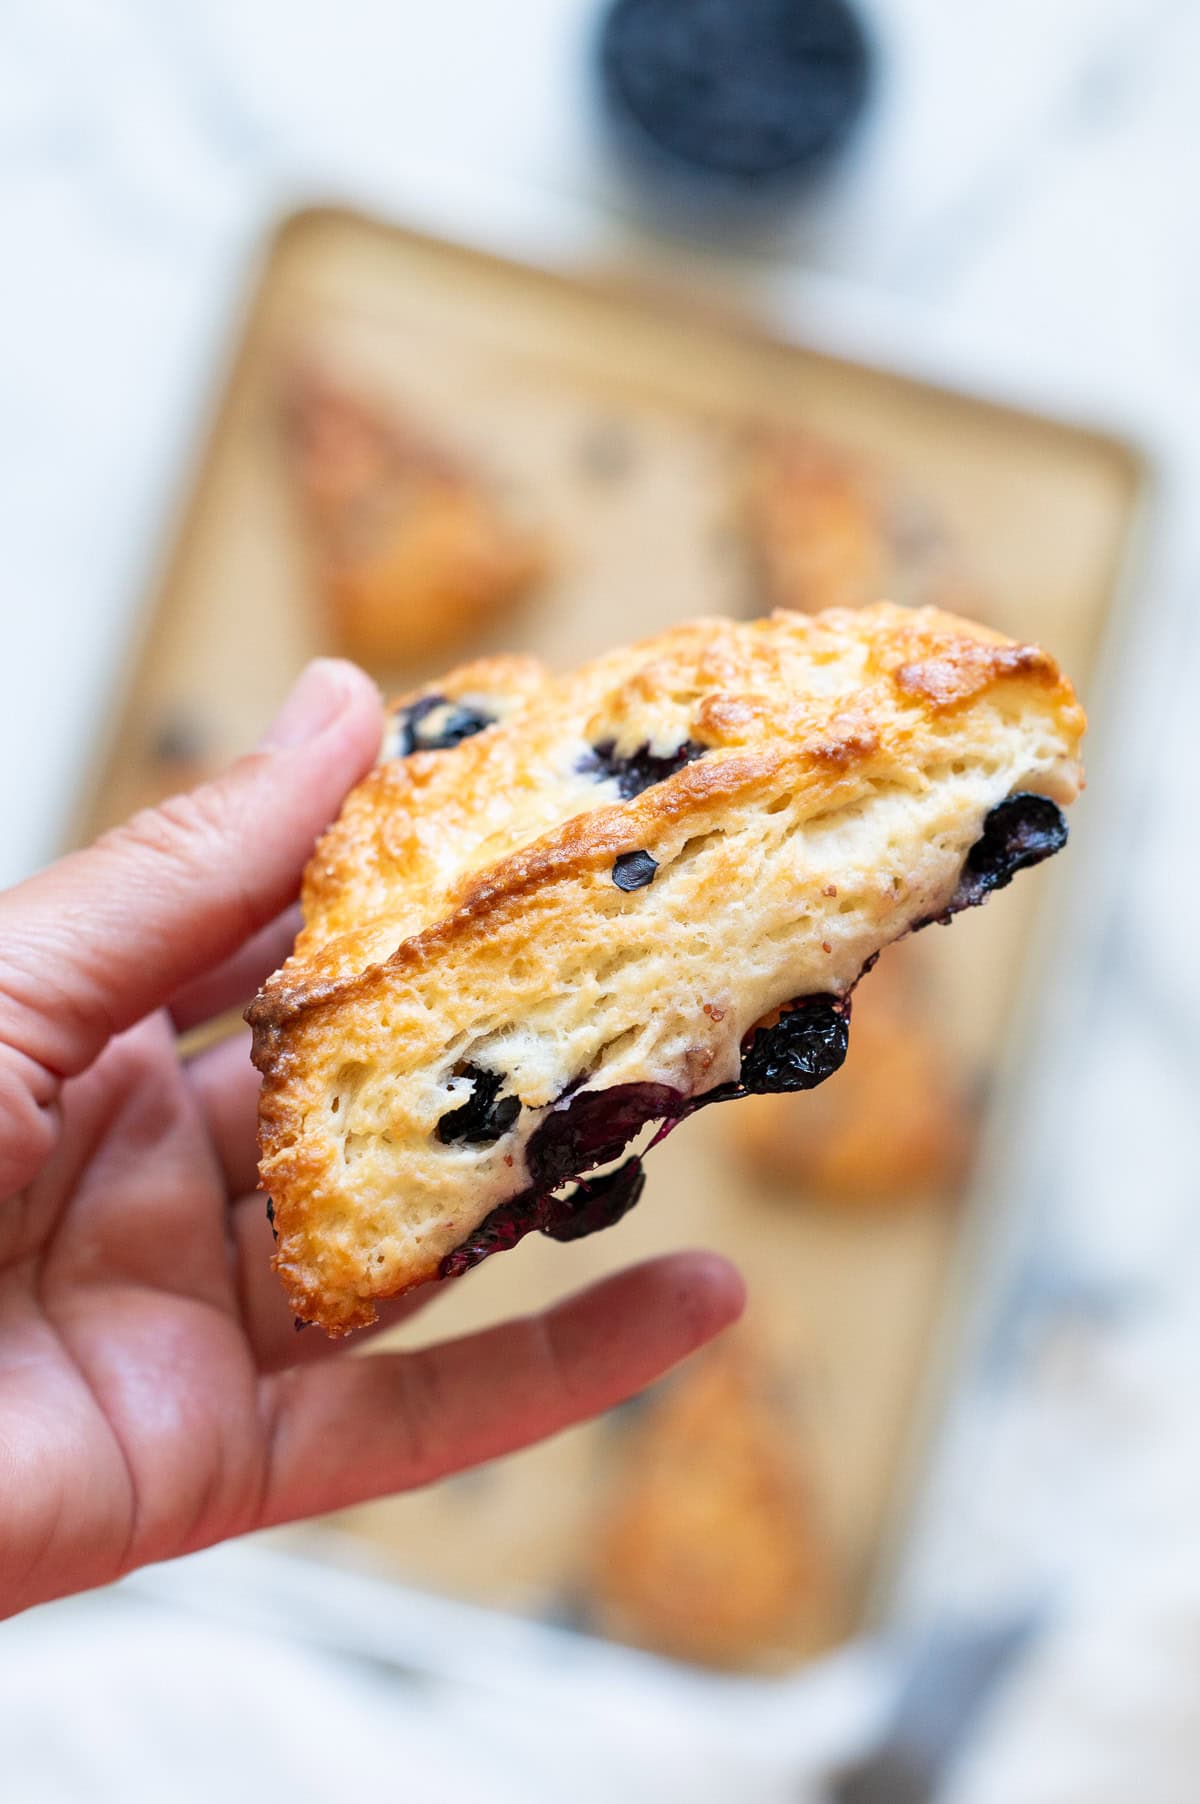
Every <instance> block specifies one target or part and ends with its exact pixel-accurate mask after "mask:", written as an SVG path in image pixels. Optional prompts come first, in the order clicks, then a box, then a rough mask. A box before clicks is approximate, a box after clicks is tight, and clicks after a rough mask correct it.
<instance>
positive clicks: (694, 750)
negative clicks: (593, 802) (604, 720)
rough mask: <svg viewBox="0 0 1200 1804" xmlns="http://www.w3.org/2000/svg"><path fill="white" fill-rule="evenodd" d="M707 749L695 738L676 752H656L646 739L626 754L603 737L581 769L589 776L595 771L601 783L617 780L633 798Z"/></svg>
mask: <svg viewBox="0 0 1200 1804" xmlns="http://www.w3.org/2000/svg"><path fill="white" fill-rule="evenodd" d="M708 749H709V748H708V747H707V746H706V745H698V744H697V742H696V741H695V740H694V739H685V740H684V741H683V743H682V745H678V746H676V748H675V750H674V751H673V752H655V751H652V750H651V749H650V743H649V741H648V740H647V741H646V743H645V744H644V745H639V746H638V748H637V750H636V751H633V752H630V754H629V755H628V757H625V758H623V757H621V756H620V755H619V754H618V752H617V742H616V740H615V739H603V740H601V742H600V744H599V745H594V746H592V748H591V750H590V751H589V752H587V753H586V754H585V755H584V757H583V758H582V759H581V760H580V763H579V769H580V770H581V771H584V772H586V773H587V774H588V775H589V776H592V775H594V776H595V778H596V781H597V782H598V783H606V782H610V781H611V782H615V783H616V786H617V794H618V795H619V796H620V798H621V800H622V801H623V802H630V801H632V800H633V798H634V796H640V795H641V794H642V792H643V790H646V789H652V788H653V787H654V785H655V784H656V783H662V782H664V781H665V779H666V778H667V777H673V776H674V775H675V773H676V771H681V770H682V769H683V767H684V765H685V764H692V763H694V761H695V760H696V759H697V758H703V756H704V754H705V752H706V751H707V750H708Z"/></svg>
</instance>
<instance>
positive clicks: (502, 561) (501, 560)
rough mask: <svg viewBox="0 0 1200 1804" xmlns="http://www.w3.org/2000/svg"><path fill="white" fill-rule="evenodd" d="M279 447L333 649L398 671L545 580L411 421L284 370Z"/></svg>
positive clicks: (509, 526)
mask: <svg viewBox="0 0 1200 1804" xmlns="http://www.w3.org/2000/svg"><path fill="white" fill-rule="evenodd" d="M285 424H286V444H287V449H288V453H289V459H290V464H291V468H292V474H293V478H294V481H295V484H296V487H297V490H298V494H299V499H300V503H301V508H302V512H303V516H304V521H305V525H306V529H307V534H308V537H309V539H310V541H311V544H312V551H313V557H314V561H315V563H316V566H317V574H318V578H319V581H320V584H321V587H322V589H323V591H324V594H325V599H326V604H327V612H328V616H329V625H330V630H331V633H332V636H333V639H334V641H335V643H336V644H337V645H338V647H339V648H340V649H341V650H343V651H345V652H347V653H348V654H349V655H350V656H351V657H355V658H358V659H360V660H361V661H362V662H363V663H366V664H376V665H396V664H401V663H405V662H407V661H409V660H411V659H414V658H421V657H429V656H435V655H437V654H438V653H441V652H444V651H446V650H453V649H454V647H455V646H456V645H459V644H460V643H461V642H462V640H463V639H464V638H465V637H467V636H469V635H470V634H471V633H473V632H476V631H478V630H479V629H480V628H481V627H482V626H484V625H486V624H488V623H489V622H490V621H492V620H493V619H494V618H495V617H496V616H497V615H499V614H502V613H503V612H504V610H505V609H506V608H507V607H508V606H509V604H510V603H512V602H514V601H515V600H516V599H517V598H518V597H519V596H520V595H521V594H523V593H524V592H525V591H526V590H527V589H529V588H530V587H531V585H532V584H533V583H534V582H536V580H537V579H538V578H539V577H540V576H541V575H542V573H543V570H544V567H545V562H546V557H545V547H544V545H543V542H542V540H541V539H540V538H539V537H538V535H536V534H535V533H534V532H532V531H530V530H528V529H527V528H525V527H524V526H521V525H519V524H517V523H516V522H514V521H512V520H510V519H509V518H508V517H507V515H506V513H505V512H504V510H503V509H502V507H501V505H500V502H499V500H498V498H497V496H496V495H495V494H494V493H493V492H492V490H491V489H490V487H489V486H488V484H487V483H486V482H485V480H484V479H483V477H482V476H481V475H480V474H479V472H477V471H475V470H473V469H471V468H469V467H468V465H467V464H466V463H465V462H464V461H463V460H462V459H461V458H460V457H458V456H457V455H455V454H453V453H452V452H450V451H449V450H448V449H447V448H446V447H445V446H443V445H439V444H435V443H434V442H433V441H432V439H431V438H430V436H429V435H428V433H427V432H425V431H424V430H422V429H420V428H419V427H418V426H416V425H415V424H414V423H413V422H412V421H409V420H406V419H404V418H402V417H400V416H399V415H398V414H396V413H394V412H389V411H388V410H387V409H385V408H384V407H383V406H381V405H379V404H377V403H376V404H372V403H370V402H368V401H367V400H366V399H365V398H364V397H362V396H361V395H359V394H356V393H353V392H351V391H350V390H349V389H346V388H343V387H341V386H339V385H338V384H337V383H336V382H334V381H332V380H331V379H330V378H329V377H327V376H325V375H323V374H319V373H318V372H316V371H315V370H313V369H309V368H302V369H299V370H295V371H293V372H292V374H291V376H290V378H289V381H288V384H287V389H286V396H285Z"/></svg>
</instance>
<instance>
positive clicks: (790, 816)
mask: <svg viewBox="0 0 1200 1804" xmlns="http://www.w3.org/2000/svg"><path fill="white" fill-rule="evenodd" d="M436 694H437V696H439V697H449V698H451V699H454V700H458V699H460V698H470V699H471V705H472V706H473V707H475V708H476V709H477V710H478V711H479V712H480V713H481V715H482V716H484V717H486V718H488V719H494V720H495V724H492V725H488V726H486V727H484V728H483V729H482V730H480V731H478V732H476V733H475V734H474V735H473V736H471V737H468V738H465V739H464V740H463V741H462V742H461V743H458V744H455V745H454V746H453V747H452V749H448V750H415V751H413V752H412V754H411V755H410V756H407V757H404V758H398V759H392V760H390V761H388V762H385V763H384V764H382V765H380V766H379V767H378V768H377V769H376V770H375V771H373V772H372V773H371V774H370V775H369V776H368V777H367V779H366V780H365V781H364V782H363V783H362V784H361V785H360V786H359V788H358V789H357V790H356V791H355V792H354V793H353V794H352V795H351V796H350V798H349V799H348V801H347V803H346V806H345V808H344V810H343V813H342V816H341V817H340V819H339V820H338V822H337V823H335V825H334V826H333V827H332V828H331V829H330V831H329V832H328V833H327V834H326V835H325V837H324V839H323V840H322V841H321V843H320V845H319V846H318V848H317V850H316V852H315V854H314V857H313V860H312V863H311V864H310V866H309V870H308V873H307V875H306V880H305V886H304V910H305V917H306V925H305V928H304V931H303V933H302V934H301V936H300V938H299V940H298V942H297V946H296V951H295V953H294V954H293V956H292V958H290V959H289V960H288V962H287V963H286V964H285V965H284V967H283V968H282V970H280V971H279V972H277V973H276V975H275V976H274V977H273V978H272V979H271V980H270V981H269V982H268V983H267V984H266V985H265V986H264V989H263V991H262V994H261V995H260V997H259V999H258V1000H257V1002H256V1003H255V1005H254V1007H253V1008H252V1010H251V1011H250V1019H251V1021H252V1024H253V1026H254V1029H255V1046H254V1058H255V1063H256V1064H257V1066H258V1068H259V1070H260V1071H261V1072H262V1073H263V1077H264V1084H263V1097H262V1112H261V1144H262V1155H263V1162H262V1177H263V1184H264V1187H265V1188H266V1189H267V1190H268V1192H269V1194H270V1195H271V1197H272V1199H273V1202H274V1207H275V1213H276V1223H277V1227H278V1230H279V1233H280V1245H279V1252H278V1258H277V1261H276V1263H277V1266H278V1269H279V1271H280V1273H281V1276H282V1277H283V1278H284V1281H285V1283H286V1284H287V1287H288V1290H289V1294H290V1295H291V1297H292V1301H293V1304H294V1306H295V1307H296V1309H297V1310H298V1312H299V1313H301V1314H303V1315H305V1316H308V1317H312V1318H315V1319H318V1320H321V1321H323V1322H324V1323H325V1324H326V1326H327V1327H329V1328H330V1329H331V1330H334V1331H336V1330H339V1329H342V1328H344V1327H347V1326H353V1325H355V1324H356V1323H358V1322H362V1321H366V1320H370V1319H371V1315H372V1312H373V1301H372V1299H374V1298H376V1297H382V1296H386V1295H390V1294H395V1293H396V1292H398V1291H400V1290H403V1289H406V1288H408V1287H410V1286H411V1285H412V1284H414V1283H418V1282H422V1281H425V1280H427V1279H428V1278H430V1277H433V1276H436V1275H437V1272H438V1270H439V1268H440V1262H441V1259H442V1258H443V1257H444V1256H445V1255H446V1253H447V1252H448V1251H449V1250H450V1249H451V1248H452V1247H453V1246H454V1245H456V1244H457V1240H461V1239H463V1238H464V1237H465V1236H466V1234H468V1233H469V1232H470V1231H471V1230H472V1228H473V1227H474V1226H475V1225H477V1223H478V1222H479V1221H480V1220H481V1219H482V1217H483V1215H485V1214H486V1213H487V1212H488V1210H489V1209H490V1208H491V1207H492V1206H493V1205H494V1204H495V1203H496V1202H498V1201H501V1200H503V1198H504V1197H505V1195H507V1194H510V1193H514V1192H516V1191H517V1190H519V1189H520V1188H521V1184H522V1183H523V1182H524V1181H525V1178H524V1172H523V1161H524V1146H525V1139H524V1138H521V1135H522V1134H524V1135H526V1136H527V1134H528V1133H529V1132H531V1131H532V1124H535V1123H536V1122H537V1121H538V1120H540V1119H541V1118H542V1117H543V1116H544V1113H545V1111H546V1110H547V1109H548V1108H549V1107H550V1106H551V1105H552V1103H553V1101H554V1098H555V1096H556V1095H559V1094H561V1092H562V1091H563V1089H564V1088H566V1087H567V1086H569V1085H571V1084H577V1083H578V1081H579V1079H580V1076H581V1074H582V1073H588V1074H590V1075H589V1076H588V1088H589V1089H590V1088H594V1087H596V1086H599V1087H600V1088H606V1087H609V1086H611V1085H616V1084H620V1083H625V1082H650V1083H655V1084H660V1085H668V1086H671V1085H673V1086H675V1087H676V1088H678V1089H680V1090H683V1091H686V1092H687V1093H691V1092H692V1091H693V1090H695V1089H696V1088H705V1087H708V1085H709V1084H717V1083H719V1082H722V1081H725V1080H726V1079H727V1078H728V1077H729V1076H730V1075H731V1074H736V1068H737V1056H738V1054H737V1049H738V1045H739V1043H740V1041H741V1038H742V1036H743V1034H745V1033H746V1032H747V1031H748V1029H749V1028H750V1027H751V1026H752V1024H753V1022H754V1021H755V1020H756V1019H758V1018H759V1017H761V1016H762V1015H763V1014H764V1013H765V1012H766V1011H767V1010H768V1009H770V1008H774V1007H777V1006H778V1005H779V1004H780V1003H782V1002H783V1001H785V1000H787V998H788V997H789V996H791V995H794V994H806V993H817V992H829V993H834V994H836V993H839V992H844V991H845V990H846V989H848V988H849V987H850V986H851V985H852V983H853V982H854V981H855V979H856V978H857V975H858V972H859V970H860V969H861V967H862V965H863V963H865V962H866V960H867V959H868V958H869V957H870V956H871V955H872V954H873V953H874V952H876V951H877V950H878V949H879V948H880V946H881V945H883V944H885V943H887V942H888V941H889V940H891V939H894V938H896V937H898V936H899V935H900V934H902V933H904V932H905V931H907V930H908V928H909V927H911V926H912V925H913V924H914V922H915V921H916V920H917V919H920V918H923V917H924V916H925V915H927V914H929V913H931V912H938V910H939V909H940V908H942V907H944V906H945V905H946V901H947V898H948V896H949V894H950V891H951V890H952V889H953V886H954V883H955V882H956V881H957V877H958V874H959V873H960V871H961V868H962V860H963V858H964V857H965V855H966V852H967V851H968V850H969V848H970V846H971V845H972V844H973V843H974V840H975V838H977V837H978V834H979V832H980V831H981V826H982V821H983V818H984V816H985V814H986V813H987V811H988V810H989V808H990V807H992V806H993V805H995V803H996V802H998V801H999V800H1001V799H1003V797H1004V796H1005V795H1006V794H1008V793H1009V792H1010V791H1011V790H1012V789H1014V788H1031V787H1032V788H1035V789H1036V788H1041V789H1043V790H1044V791H1045V792H1046V793H1048V794H1052V795H1056V796H1057V797H1058V798H1059V799H1061V800H1064V801H1068V800H1070V799H1071V796H1072V795H1073V793H1074V789H1075V787H1076V783H1077V777H1078V772H1077V767H1076V765H1075V762H1074V757H1075V751H1076V747H1077V744H1078V740H1079V737H1080V735H1081V733H1082V730H1083V724H1084V723H1083V715H1082V711H1081V710H1080V709H1079V707H1078V704H1077V703H1076V701H1075V699H1074V696H1073V694H1072V692H1071V689H1070V685H1069V684H1068V683H1067V682H1066V681H1065V679H1064V678H1063V677H1062V676H1061V674H1060V673H1059V672H1058V670H1057V667H1056V666H1055V665H1054V663H1053V661H1052V660H1051V659H1049V658H1048V657H1047V656H1046V655H1045V654H1044V653H1042V652H1040V651H1038V650H1037V649H1036V648H1033V647H1020V646H1014V645H1012V644H1011V643H1010V642H1008V641H1006V640H1003V639H1001V638H1000V637H999V636H998V635H995V634H992V633H988V632H986V631H985V630H984V629H981V628H978V627H975V626H972V625H970V624H968V623H965V622H962V621H959V620H956V619H954V618H952V617H949V616H945V615H939V614H936V613H934V612H933V611H932V610H923V611H921V612H918V613H910V612H907V611H906V610H903V609H900V608H896V607H893V606H891V605H889V604H886V603H881V604H879V605H877V606H875V607H872V608H865V609H862V610H857V611H849V610H835V611H831V612H829V613H827V614H825V615H823V616H821V617H818V618H806V617H804V616H800V615H795V614H777V615H775V616H773V617H772V618H770V619H769V620H765V621H759V622H752V623H739V622H732V621H725V620H711V621H698V622H689V623H684V624H681V625H680V626H679V627H677V628H674V629H672V630H671V631H669V632H667V633H665V634H663V635H661V636H660V637H659V638H657V639H655V640H651V641H648V642H646V643H645V644H643V645H640V646H632V647H626V648H622V649H620V650H618V651H615V652H612V653H609V654H607V655H606V656H605V657H603V658H600V659H598V660H596V661H595V662H594V663H593V664H591V665H587V666H584V667H583V668H582V669H580V670H578V671H576V672H574V673H571V674H570V675H568V676H565V677H561V678H550V677H548V676H546V675H545V674H544V673H542V672H541V671H540V670H539V669H538V668H537V667H536V666H534V665H531V664H529V663H528V662H526V661H520V660H517V661H514V660H494V661H486V662H484V663H482V664H476V665H473V666H470V667H467V668H466V670H465V671H459V672H455V673H452V675H451V676H450V677H448V678H447V679H445V681H444V682H442V683H440V684H438V685H437V689H436ZM409 700H410V704H411V700H412V698H409ZM688 745H691V746H694V747H696V748H697V750H699V749H700V748H702V750H703V755H702V756H696V757H694V758H693V761H692V762H685V763H683V764H682V767H681V768H673V769H672V770H671V771H670V774H667V775H665V776H663V777H662V779H661V780H658V781H655V782H653V784H652V785H651V786H649V787H647V788H645V789H644V790H643V792H642V793H640V794H637V795H634V796H630V797H629V798H628V799H622V797H621V796H620V794H619V793H618V788H617V780H616V779H615V778H611V770H610V769H609V765H607V764H604V762H603V758H601V760H600V767H599V768H597V759H598V757H599V754H598V753H597V748H598V747H599V748H600V749H601V753H603V757H604V758H607V759H609V761H610V763H611V761H612V759H616V760H617V761H618V762H619V761H620V760H621V759H625V760H629V759H631V758H636V757H637V756H638V754H639V751H645V750H646V748H651V749H652V751H653V754H654V755H655V756H659V757H661V756H666V755H669V754H671V753H673V752H674V751H675V750H676V749H677V748H680V747H686V746H688ZM681 755H682V754H681ZM589 760H590V763H589ZM614 768H615V767H614ZM610 778H611V780H610ZM634 850H642V851H646V850H648V851H649V852H650V854H651V855H652V857H653V859H654V860H655V861H656V863H657V866H658V871H657V874H656V875H655V877H654V881H653V883H652V885H651V886H650V887H649V888H646V889H643V890H640V891H639V893H638V895H637V896H636V897H635V896H631V895H629V894H626V893H624V892H623V891H622V890H621V889H620V888H618V887H616V886H615V884H614V881H613V877H612V871H613V866H614V861H615V860H616V859H617V858H618V857H619V856H621V855H622V854H625V853H629V852H631V851H634ZM831 871H837V872H838V873H839V875H840V877H841V881H842V884H843V899H842V901H841V902H840V903H838V904H831V903H829V902H827V901H824V900H822V897H823V895H824V893H825V890H826V888H827V887H828V878H829V875H830V872H831ZM739 884H741V885H746V884H749V885H751V887H750V888H749V889H747V891H746V897H747V899H748V901H749V904H750V906H749V907H747V906H745V905H743V907H742V908H741V910H740V912H739V914H738V917H737V919H736V920H731V919H728V918H727V914H728V905H729V898H730V895H731V893H733V892H735V891H736V890H737V888H738V885H739ZM808 898H811V900H808ZM825 915H828V916H829V917H830V918H829V919H828V920H825V919H824V918H823V917H824V916H825ZM739 935H741V936H742V937H741V938H739V937H738V936H739ZM697 986H701V987H700V991H699V994H698V993H697ZM689 998H691V999H692V1000H689ZM702 1002H703V1004H704V1005H705V1006H704V1007H703V1008H701V1003H702ZM710 1007H711V1010H712V1012H711V1013H710V1012H709V1011H710ZM731 1061H732V1064H731ZM481 1063H482V1066H483V1068H484V1069H486V1070H488V1071H491V1070H493V1069H495V1070H496V1071H497V1072H499V1073H500V1074H501V1075H502V1076H503V1079H504V1084H505V1091H504V1093H505V1095H510V1094H511V1095H513V1096H516V1097H519V1099H520V1108H521V1122H522V1124H528V1125H523V1126H522V1128H521V1129H520V1130H519V1132H518V1133H517V1135H516V1137H515V1138H513V1139H512V1140H511V1143H509V1142H506V1141H505V1140H501V1141H500V1142H499V1144H498V1145H497V1146H496V1147H495V1148H492V1147H490V1146H489V1147H487V1148H486V1149H481V1150H480V1151H479V1152H478V1153H476V1152H475V1151H474V1150H467V1149H451V1152H450V1153H449V1154H448V1153H447V1151H446V1149H445V1148H444V1147H443V1146H441V1145H440V1144H439V1143H438V1141H437V1138H436V1135H435V1134H434V1132H433V1129H434V1127H435V1125H436V1122H437V1120H438V1113H439V1110H440V1111H444V1110H445V1109H446V1108H447V1107H449V1106H450V1104H451V1103H452V1102H453V1101H456V1100H459V1099H460V1098H461V1094H462V1089H461V1086H462V1083H463V1080H462V1078H461V1077H458V1076H456V1075H455V1073H456V1072H459V1071H461V1070H462V1069H463V1068H464V1066H469V1067H472V1068H473V1067H475V1066H478V1065H480V1064H481ZM705 1073H707V1074H708V1076H707V1082H705V1081H703V1074H705ZM505 1161H507V1164H505ZM401 1214H403V1216H404V1220H403V1222H401V1221H400V1215H401ZM456 1236H457V1240H456V1238H455V1237H456Z"/></svg>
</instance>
